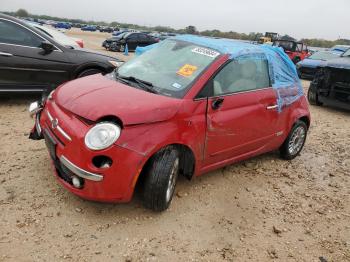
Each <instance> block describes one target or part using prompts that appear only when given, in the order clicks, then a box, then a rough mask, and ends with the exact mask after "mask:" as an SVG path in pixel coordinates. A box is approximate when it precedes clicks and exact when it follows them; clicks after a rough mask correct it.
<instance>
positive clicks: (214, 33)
mask: <svg viewBox="0 0 350 262" xmlns="http://www.w3.org/2000/svg"><path fill="white" fill-rule="evenodd" d="M3 13H5V14H8V15H12V16H17V17H22V18H27V17H31V18H34V19H44V20H53V21H60V22H70V23H73V24H94V25H100V26H112V27H119V28H130V29H131V28H132V29H136V30H140V31H156V32H168V33H177V34H195V35H203V36H210V37H219V38H229V39H240V40H247V41H255V40H258V39H259V38H260V37H262V36H263V35H264V34H263V33H259V32H257V33H256V32H251V33H249V34H246V33H238V32H234V31H229V32H222V31H220V30H217V29H214V30H205V31H201V32H200V31H198V30H197V28H196V27H195V26H193V25H190V26H187V27H186V28H183V29H174V28H172V27H168V26H154V27H149V26H140V25H136V24H130V23H120V22H116V21H115V22H111V23H106V22H103V21H87V20H82V19H68V18H62V17H54V16H48V15H34V14H30V13H29V12H28V11H26V10H25V9H19V10H17V11H16V12H3ZM282 38H283V39H294V38H293V37H291V36H289V35H284V36H282ZM300 41H302V42H304V43H306V44H307V45H309V46H314V47H325V48H330V47H332V46H334V45H350V40H349V39H338V40H335V41H332V40H325V39H316V38H304V39H301V40H300Z"/></svg>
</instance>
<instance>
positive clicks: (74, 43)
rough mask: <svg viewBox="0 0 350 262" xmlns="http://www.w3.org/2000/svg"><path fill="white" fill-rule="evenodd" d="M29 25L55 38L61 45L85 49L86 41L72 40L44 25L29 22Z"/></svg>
mask: <svg viewBox="0 0 350 262" xmlns="http://www.w3.org/2000/svg"><path fill="white" fill-rule="evenodd" d="M27 23H28V24H29V25H31V26H33V27H35V28H36V29H38V30H40V31H42V32H43V33H45V34H46V35H48V36H49V37H51V38H53V39H54V40H56V41H57V42H58V43H60V44H61V45H64V46H69V47H72V48H74V49H75V48H83V47H84V41H83V40H82V39H77V38H72V37H69V36H66V35H65V34H64V33H62V32H60V31H58V30H56V29H53V28H50V27H47V26H42V25H39V24H37V23H32V22H27Z"/></svg>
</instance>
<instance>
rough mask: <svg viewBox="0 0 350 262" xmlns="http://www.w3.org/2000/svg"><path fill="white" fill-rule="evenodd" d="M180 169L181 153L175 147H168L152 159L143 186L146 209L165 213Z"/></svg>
mask: <svg viewBox="0 0 350 262" xmlns="http://www.w3.org/2000/svg"><path fill="white" fill-rule="evenodd" d="M179 167H180V157H179V152H178V151H177V150H176V148H174V147H167V148H165V149H163V150H161V151H159V152H158V153H157V154H156V155H155V156H153V157H152V159H151V162H150V164H149V167H148V170H147V172H146V178H145V181H144V185H143V187H144V188H143V201H144V205H145V207H147V208H150V209H152V210H154V211H164V210H166V209H167V208H168V207H169V205H170V203H171V200H172V198H173V195H174V191H175V186H176V182H177V178H178V175H179Z"/></svg>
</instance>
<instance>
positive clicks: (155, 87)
mask: <svg viewBox="0 0 350 262" xmlns="http://www.w3.org/2000/svg"><path fill="white" fill-rule="evenodd" d="M167 40H171V41H177V42H184V43H188V44H191V45H194V46H196V47H202V48H205V49H210V50H213V51H215V52H218V53H219V55H218V56H217V57H215V58H214V59H213V60H212V61H211V62H210V63H209V64H208V65H207V66H205V67H204V68H203V70H202V71H201V72H200V73H199V74H198V75H197V76H196V77H195V78H194V79H193V80H192V81H191V82H190V83H189V84H188V85H187V87H186V88H184V92H183V93H181V95H179V96H173V95H171V96H169V95H167V94H165V93H164V92H162V90H161V89H160V88H159V87H157V86H156V85H155V86H153V88H154V89H155V91H157V93H156V95H161V96H165V97H169V98H174V99H184V97H185V96H186V95H187V94H188V93H189V92H190V91H191V90H192V88H193V86H194V85H195V84H196V83H197V82H198V79H200V78H201V77H202V76H203V75H204V74H205V73H206V72H207V71H208V69H209V68H210V67H211V66H212V65H213V64H214V63H216V62H217V61H218V60H219V59H221V58H222V57H223V56H225V54H224V53H222V52H221V51H220V50H217V49H214V48H211V47H208V46H205V45H201V44H197V43H193V42H190V41H184V40H179V39H176V38H169V39H167ZM123 66H124V64H123V65H122V66H120V67H119V68H121V67H123ZM119 68H117V69H116V70H115V74H116V75H118V74H119ZM120 76H123V75H120ZM139 80H143V81H146V80H144V79H139ZM116 81H118V80H116ZM124 84H125V83H124ZM125 85H127V84H125ZM128 86H130V87H133V88H137V87H135V86H134V85H128ZM204 86H205V84H204V85H203V87H204ZM203 87H202V88H203ZM141 90H142V89H141ZM144 91H145V92H147V91H146V90H144Z"/></svg>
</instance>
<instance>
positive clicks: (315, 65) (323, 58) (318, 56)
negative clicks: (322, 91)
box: [296, 51, 344, 79]
mask: <svg viewBox="0 0 350 262" xmlns="http://www.w3.org/2000/svg"><path fill="white" fill-rule="evenodd" d="M343 53H344V52H339V51H320V52H316V53H314V54H312V55H310V56H309V57H307V58H305V59H304V60H303V61H300V62H299V63H297V65H296V67H297V70H298V75H299V77H300V78H303V79H313V78H314V76H315V73H316V71H317V70H319V68H321V67H324V66H325V65H326V64H327V61H328V60H330V59H334V58H338V57H340V56H341V55H342V54H343Z"/></svg>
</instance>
